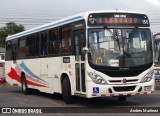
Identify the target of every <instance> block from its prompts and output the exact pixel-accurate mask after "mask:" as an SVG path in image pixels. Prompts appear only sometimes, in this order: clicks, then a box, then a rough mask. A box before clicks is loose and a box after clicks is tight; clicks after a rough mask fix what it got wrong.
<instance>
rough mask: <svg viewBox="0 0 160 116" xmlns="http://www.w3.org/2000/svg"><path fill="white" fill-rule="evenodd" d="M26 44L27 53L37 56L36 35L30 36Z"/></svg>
mask: <svg viewBox="0 0 160 116" xmlns="http://www.w3.org/2000/svg"><path fill="white" fill-rule="evenodd" d="M26 44H27V45H26V46H27V47H26V55H27V56H35V35H30V36H28V37H27V42H26Z"/></svg>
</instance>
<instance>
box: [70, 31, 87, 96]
mask: <svg viewBox="0 0 160 116" xmlns="http://www.w3.org/2000/svg"><path fill="white" fill-rule="evenodd" d="M73 35H74V46H75V52H74V53H75V78H76V79H75V81H76V82H75V83H76V92H77V93H81V94H85V92H86V84H85V54H83V53H82V48H83V47H84V46H85V45H84V44H85V41H86V40H85V31H84V30H76V31H74V32H73Z"/></svg>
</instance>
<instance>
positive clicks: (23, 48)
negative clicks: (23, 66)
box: [18, 37, 26, 58]
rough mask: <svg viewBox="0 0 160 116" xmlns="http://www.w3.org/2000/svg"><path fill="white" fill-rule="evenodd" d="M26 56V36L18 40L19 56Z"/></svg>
mask: <svg viewBox="0 0 160 116" xmlns="http://www.w3.org/2000/svg"><path fill="white" fill-rule="evenodd" d="M25 56H26V39H25V37H23V38H20V39H19V40H18V58H25Z"/></svg>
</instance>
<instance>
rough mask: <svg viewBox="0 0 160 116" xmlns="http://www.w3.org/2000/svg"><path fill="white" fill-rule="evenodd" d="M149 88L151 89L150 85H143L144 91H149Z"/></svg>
mask: <svg viewBox="0 0 160 116" xmlns="http://www.w3.org/2000/svg"><path fill="white" fill-rule="evenodd" d="M151 89H152V86H145V87H144V91H151Z"/></svg>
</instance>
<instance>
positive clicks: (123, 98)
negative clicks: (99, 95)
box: [118, 96, 127, 102]
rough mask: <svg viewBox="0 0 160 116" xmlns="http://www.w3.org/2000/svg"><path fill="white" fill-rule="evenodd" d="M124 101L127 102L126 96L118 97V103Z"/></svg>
mask: <svg viewBox="0 0 160 116" xmlns="http://www.w3.org/2000/svg"><path fill="white" fill-rule="evenodd" d="M126 100H127V97H126V96H121V97H118V101H120V102H125V101H126Z"/></svg>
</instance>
